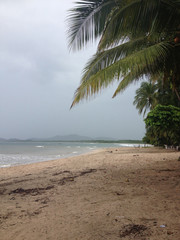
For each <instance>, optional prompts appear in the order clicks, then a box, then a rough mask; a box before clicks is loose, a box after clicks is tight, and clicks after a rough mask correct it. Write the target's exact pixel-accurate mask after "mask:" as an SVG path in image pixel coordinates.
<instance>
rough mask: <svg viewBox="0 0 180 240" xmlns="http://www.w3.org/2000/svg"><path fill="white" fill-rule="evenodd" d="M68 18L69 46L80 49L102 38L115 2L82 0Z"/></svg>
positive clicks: (112, 0)
mask: <svg viewBox="0 0 180 240" xmlns="http://www.w3.org/2000/svg"><path fill="white" fill-rule="evenodd" d="M76 5H77V6H76V7H75V8H73V9H71V10H70V11H69V12H70V13H69V16H68V19H67V20H68V22H69V26H70V27H69V29H68V38H69V46H70V47H71V48H73V49H79V48H81V47H82V46H84V45H85V44H86V43H87V42H88V41H90V40H93V39H94V38H97V37H99V36H100V34H101V33H102V31H103V29H104V24H105V21H106V19H107V16H108V15H109V13H110V11H111V9H112V8H113V7H114V6H116V1H115V0H80V1H79V2H76Z"/></svg>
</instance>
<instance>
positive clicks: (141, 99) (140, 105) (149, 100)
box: [133, 81, 158, 116]
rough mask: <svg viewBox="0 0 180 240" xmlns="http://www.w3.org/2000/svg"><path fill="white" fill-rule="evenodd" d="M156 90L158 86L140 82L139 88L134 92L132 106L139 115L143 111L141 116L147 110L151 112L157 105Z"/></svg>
mask: <svg viewBox="0 0 180 240" xmlns="http://www.w3.org/2000/svg"><path fill="white" fill-rule="evenodd" d="M157 90H158V84H156V83H153V82H152V81H149V82H142V83H141V86H140V88H138V89H137V90H136V96H135V98H134V102H133V104H134V105H136V108H137V109H138V110H139V114H141V113H142V112H143V111H144V113H143V116H144V115H145V114H146V111H147V110H152V109H153V108H154V107H155V105H156V104H157Z"/></svg>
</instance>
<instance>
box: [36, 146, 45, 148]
mask: <svg viewBox="0 0 180 240" xmlns="http://www.w3.org/2000/svg"><path fill="white" fill-rule="evenodd" d="M36 147H37V148H44V146H36Z"/></svg>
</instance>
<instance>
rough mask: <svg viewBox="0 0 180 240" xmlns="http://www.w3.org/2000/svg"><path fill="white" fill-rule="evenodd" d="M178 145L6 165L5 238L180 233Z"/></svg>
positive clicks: (0, 193)
mask: <svg viewBox="0 0 180 240" xmlns="http://www.w3.org/2000/svg"><path fill="white" fill-rule="evenodd" d="M179 157H180V152H175V151H174V152H173V151H171V150H162V149H156V148H141V149H140V148H119V149H104V150H100V151H98V152H94V153H91V154H87V155H82V156H78V157H72V158H68V159H60V160H55V161H49V162H43V163H36V164H31V165H25V166H17V167H11V168H2V169H0V239H1V240H12V239H13V240H46V239H49V240H71V239H72V240H76V239H77V240H116V239H124V240H126V239H136V240H149V239H150V240H155V239H156V240H163V239H166V240H179V239H180V161H178V158H179Z"/></svg>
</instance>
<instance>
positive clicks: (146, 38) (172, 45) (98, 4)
mask: <svg viewBox="0 0 180 240" xmlns="http://www.w3.org/2000/svg"><path fill="white" fill-rule="evenodd" d="M69 26H70V27H69V31H68V32H69V40H70V41H69V43H70V47H71V48H72V49H81V48H82V47H84V46H85V45H86V43H87V42H89V41H93V40H94V39H98V40H99V45H98V49H97V52H96V54H95V55H94V56H93V57H92V58H91V59H90V60H89V62H88V63H87V64H86V66H85V68H84V71H83V75H82V79H81V83H80V86H79V87H78V89H77V90H76V92H75V96H74V101H73V103H72V106H74V105H75V104H77V103H79V102H80V101H81V100H83V99H88V98H89V97H91V96H92V95H96V94H97V93H99V92H100V90H101V89H103V88H106V87H108V86H109V85H110V84H111V83H112V82H114V81H118V87H117V89H116V91H115V93H114V95H113V97H115V96H116V95H117V94H118V93H120V92H122V91H123V90H125V89H126V87H127V86H128V85H129V84H131V83H132V82H134V81H137V80H139V79H142V78H143V77H145V76H146V77H148V78H149V77H153V78H155V77H157V76H158V75H160V74H161V75H162V76H163V78H162V81H163V82H170V83H171V84H172V86H173V90H174V91H175V92H176V95H177V97H178V98H179V100H180V96H179V91H178V88H179V85H180V1H179V0H97V1H95V0H80V1H79V2H77V3H76V7H75V8H74V9H71V10H70V14H69Z"/></svg>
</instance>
